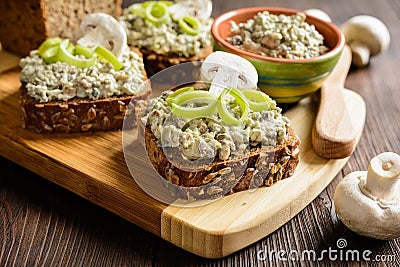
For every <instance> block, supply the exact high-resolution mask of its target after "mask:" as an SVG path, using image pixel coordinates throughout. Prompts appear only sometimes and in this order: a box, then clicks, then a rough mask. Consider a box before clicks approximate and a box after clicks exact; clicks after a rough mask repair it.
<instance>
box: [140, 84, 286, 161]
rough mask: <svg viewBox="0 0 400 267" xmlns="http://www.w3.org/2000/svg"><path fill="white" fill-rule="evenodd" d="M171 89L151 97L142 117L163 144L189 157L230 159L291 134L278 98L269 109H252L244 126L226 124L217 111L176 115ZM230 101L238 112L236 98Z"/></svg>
mask: <svg viewBox="0 0 400 267" xmlns="http://www.w3.org/2000/svg"><path fill="white" fill-rule="evenodd" d="M171 93H172V91H166V92H164V93H163V94H162V95H161V96H160V97H158V98H154V99H152V100H150V101H149V104H148V106H147V115H146V116H145V117H143V118H142V121H143V122H144V123H146V125H148V126H149V127H150V128H151V131H152V133H153V134H154V136H155V137H156V139H157V140H158V145H159V146H160V147H175V148H177V147H179V148H180V150H181V153H182V155H183V156H185V157H186V158H187V159H190V160H196V159H199V158H213V157H217V158H219V159H220V160H227V159H229V158H230V157H235V156H240V155H243V154H245V153H246V151H249V150H248V149H249V148H251V147H257V146H261V145H262V146H263V147H275V146H276V145H277V144H282V143H284V142H285V140H286V138H287V128H288V127H289V125H290V122H289V119H288V118H286V117H285V116H283V115H282V114H281V109H280V108H278V107H276V104H275V102H274V103H273V105H272V108H271V110H269V111H262V112H253V111H250V113H249V114H248V116H247V118H246V119H244V121H243V124H242V125H240V126H226V125H224V123H223V122H222V120H221V119H220V118H219V116H218V115H217V114H215V115H212V116H210V117H209V118H201V119H200V118H198V119H184V118H182V117H177V116H175V115H174V114H173V113H172V108H171V106H169V105H168V103H167V102H166V98H167V97H168V95H169V94H171ZM230 104H231V111H232V112H234V113H236V112H238V109H237V108H236V107H234V106H232V104H233V102H232V103H230ZM189 105H190V103H189ZM236 115H238V116H239V114H236Z"/></svg>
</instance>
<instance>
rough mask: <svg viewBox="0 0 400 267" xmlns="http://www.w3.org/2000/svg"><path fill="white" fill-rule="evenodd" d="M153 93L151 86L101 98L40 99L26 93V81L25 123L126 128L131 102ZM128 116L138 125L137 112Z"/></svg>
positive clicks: (56, 128)
mask: <svg viewBox="0 0 400 267" xmlns="http://www.w3.org/2000/svg"><path fill="white" fill-rule="evenodd" d="M150 93H151V87H150V86H147V87H146V89H144V90H143V91H142V92H141V93H140V94H139V95H135V96H127V95H124V96H118V97H112V98H106V99H97V100H87V99H78V98H74V99H72V100H69V101H52V102H48V103H39V102H38V101H37V100H35V99H34V98H32V97H30V96H29V95H28V94H27V93H26V88H25V85H24V84H22V86H21V88H20V99H19V101H20V107H21V111H22V112H21V119H22V126H23V127H24V128H28V129H33V130H35V131H36V132H39V133H78V132H89V131H101V130H102V131H107V130H119V129H122V125H123V122H124V118H125V112H126V110H127V109H128V105H129V104H130V103H131V104H135V103H136V101H138V100H143V99H147V98H148V97H149V95H150ZM131 101H132V102H131ZM130 115H132V116H130ZM128 116H130V118H129V120H127V121H129V123H130V124H131V125H130V127H134V126H135V116H134V114H129V115H128ZM126 126H127V127H129V126H128V125H126Z"/></svg>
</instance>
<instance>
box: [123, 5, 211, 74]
mask: <svg viewBox="0 0 400 267" xmlns="http://www.w3.org/2000/svg"><path fill="white" fill-rule="evenodd" d="M211 11H212V3H211V1H210V0H183V1H182V0H176V1H175V2H172V1H147V2H144V3H138V4H133V5H131V6H129V7H128V8H126V9H124V10H123V12H122V16H121V17H120V22H121V24H122V25H124V28H125V29H126V32H127V35H128V44H129V45H131V46H135V47H139V48H140V51H141V52H142V54H143V59H144V63H145V68H146V71H147V74H148V75H149V76H152V75H153V74H155V73H156V72H158V71H160V70H162V69H165V68H167V67H170V66H173V65H177V64H180V63H185V62H192V61H200V60H204V59H205V58H206V57H207V56H208V55H209V54H210V53H211V52H212V44H211V34H210V28H211V24H212V19H211V18H210V16H211Z"/></svg>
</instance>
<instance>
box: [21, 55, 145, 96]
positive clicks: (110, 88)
mask: <svg viewBox="0 0 400 267" xmlns="http://www.w3.org/2000/svg"><path fill="white" fill-rule="evenodd" d="M121 62H122V63H123V64H124V67H123V68H122V69H121V70H119V71H116V70H115V69H114V67H113V66H112V65H111V64H110V63H108V62H106V61H105V60H103V59H101V58H98V60H97V63H96V64H95V65H94V66H92V67H89V68H78V67H75V66H73V65H69V64H67V63H64V62H56V63H52V64H46V63H45V62H44V60H43V59H42V58H41V57H40V56H39V55H38V52H37V50H33V51H31V53H30V56H29V57H26V58H22V59H21V61H20V66H21V67H22V70H21V74H20V81H21V82H23V83H26V90H27V94H28V95H29V96H31V97H32V98H34V99H36V100H37V101H39V102H41V103H46V102H49V101H57V100H58V101H60V100H61V101H68V100H70V99H73V98H75V97H76V98H85V99H89V100H96V99H101V98H109V97H113V96H120V95H136V94H138V93H139V92H140V91H141V90H142V89H143V88H144V87H143V86H142V84H143V81H144V74H143V73H144V65H143V61H142V59H141V58H140V57H139V56H138V55H137V54H136V53H134V52H132V51H130V50H129V51H128V50H127V51H126V52H125V53H124V55H123V56H122V59H121Z"/></svg>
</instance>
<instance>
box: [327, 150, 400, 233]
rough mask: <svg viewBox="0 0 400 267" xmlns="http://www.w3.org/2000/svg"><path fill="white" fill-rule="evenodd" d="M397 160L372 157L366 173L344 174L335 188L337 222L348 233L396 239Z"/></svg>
mask: <svg viewBox="0 0 400 267" xmlns="http://www.w3.org/2000/svg"><path fill="white" fill-rule="evenodd" d="M399 176H400V156H399V155H398V154H396V153H392V152H385V153H382V154H379V155H378V156H376V157H374V158H373V159H372V160H371V162H370V165H369V168H368V172H366V171H357V172H352V173H350V174H348V175H347V176H346V177H345V178H344V179H343V180H342V181H341V182H340V183H339V185H338V186H337V187H336V190H335V195H334V203H335V209H336V213H337V215H338V217H339V219H340V220H341V221H342V222H343V223H344V224H345V225H346V226H347V227H348V228H350V229H351V230H352V231H354V232H356V233H358V234H360V235H364V236H368V237H372V238H376V239H384V240H387V239H394V238H398V237H400V182H399Z"/></svg>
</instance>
